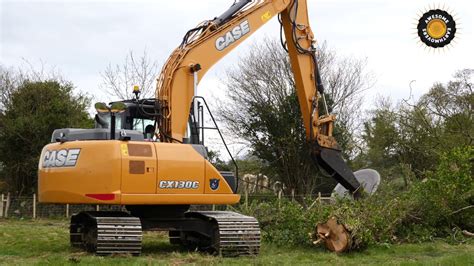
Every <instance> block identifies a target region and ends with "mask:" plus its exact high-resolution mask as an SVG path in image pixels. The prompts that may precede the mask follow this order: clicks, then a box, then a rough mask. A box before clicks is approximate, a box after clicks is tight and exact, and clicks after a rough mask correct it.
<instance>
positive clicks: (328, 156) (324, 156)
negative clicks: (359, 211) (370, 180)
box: [312, 144, 363, 198]
mask: <svg viewBox="0 0 474 266" xmlns="http://www.w3.org/2000/svg"><path fill="white" fill-rule="evenodd" d="M312 158H313V160H314V161H315V162H316V163H317V164H318V165H319V166H320V167H321V168H322V169H323V170H324V171H326V173H328V174H329V175H331V176H332V177H333V178H334V179H336V181H337V182H339V184H341V185H342V186H343V187H344V188H346V189H347V190H348V191H350V192H351V193H352V194H353V197H354V198H359V197H360V196H361V195H362V194H363V188H362V187H361V184H360V183H359V181H357V179H356V177H355V176H354V173H353V172H352V169H351V168H350V167H349V166H348V165H347V164H346V162H345V161H344V160H343V159H342V156H341V151H339V150H335V149H329V148H325V147H321V146H319V145H318V144H316V145H315V147H314V150H313V153H312Z"/></svg>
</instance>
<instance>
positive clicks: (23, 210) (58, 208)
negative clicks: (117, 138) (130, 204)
mask: <svg viewBox="0 0 474 266" xmlns="http://www.w3.org/2000/svg"><path fill="white" fill-rule="evenodd" d="M302 199H303V200H305V201H307V202H312V204H313V205H314V204H327V203H332V202H333V198H331V197H330V195H328V194H321V193H318V194H316V195H294V194H292V195H284V194H283V193H281V192H280V193H278V194H277V195H275V194H273V193H268V194H248V193H244V194H243V195H241V200H240V202H239V203H238V204H241V205H245V206H248V205H249V204H252V203H253V202H255V201H256V202H271V201H281V200H295V201H296V200H302ZM190 209H191V210H194V211H198V210H199V211H204V210H215V211H225V210H228V209H229V206H227V205H192V206H191V208H190ZM81 211H127V210H126V208H125V206H123V205H92V204H49V203H39V202H38V201H37V196H36V194H34V195H32V196H26V197H16V196H12V195H11V194H10V193H7V194H0V218H12V217H14V218H30V219H36V218H69V217H70V216H71V215H73V214H75V213H79V212H81Z"/></svg>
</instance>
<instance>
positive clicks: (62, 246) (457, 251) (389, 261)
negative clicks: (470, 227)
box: [0, 220, 474, 265]
mask: <svg viewBox="0 0 474 266" xmlns="http://www.w3.org/2000/svg"><path fill="white" fill-rule="evenodd" d="M0 264H9V265H11V264H16V265H18V264H21V265H24V264H54V265H64V264H88V265H91V264H94V265H96V264H99V265H119V264H122V265H131V264H134V265H150V264H160V265H163V264H165V265H181V264H185V265H189V264H191V265H192V264H195V265H196V264H197V265H216V264H223V265H253V264H257V265H267V264H277V265H290V264H291V265H302V264H323V265H334V264H337V265H341V264H343V265H382V264H383V265H474V242H473V241H471V242H470V243H466V244H459V245H450V244H447V243H444V242H442V241H436V242H433V243H424V244H416V245H415V244H407V245H391V246H383V247H382V246H379V247H372V248H369V249H367V250H366V251H364V252H360V253H351V254H345V255H335V254H332V253H329V252H326V251H324V250H322V249H318V248H294V247H276V246H273V245H271V244H267V243H264V244H263V245H262V251H261V254H260V255H259V256H258V257H246V258H220V257H213V256H209V255H205V254H200V253H194V252H186V251H181V250H180V249H179V248H177V247H175V246H171V245H169V244H168V239H167V236H166V235H164V234H160V233H145V235H144V244H143V253H142V256H140V257H130V256H120V257H119V256H115V257H96V256H92V255H90V254H87V253H85V252H81V251H80V250H77V249H72V248H70V247H69V240H68V224H67V222H66V221H58V220H39V221H30V220H25V221H21V220H0Z"/></svg>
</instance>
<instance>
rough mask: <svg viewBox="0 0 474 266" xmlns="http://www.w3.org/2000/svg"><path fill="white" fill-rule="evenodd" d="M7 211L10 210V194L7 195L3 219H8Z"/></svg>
mask: <svg viewBox="0 0 474 266" xmlns="http://www.w3.org/2000/svg"><path fill="white" fill-rule="evenodd" d="M8 209H10V192H8V193H7V202H6V203H5V213H4V217H5V218H8Z"/></svg>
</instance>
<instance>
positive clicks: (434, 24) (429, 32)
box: [417, 9, 456, 48]
mask: <svg viewBox="0 0 474 266" xmlns="http://www.w3.org/2000/svg"><path fill="white" fill-rule="evenodd" d="M417 29H418V36H419V37H420V40H421V41H422V42H423V43H424V44H426V45H427V46H429V47H433V48H440V47H444V46H446V45H448V44H449V43H450V42H451V41H452V40H453V39H454V35H455V33H456V22H455V21H454V19H453V17H452V16H451V15H450V14H449V13H448V12H446V11H444V10H441V9H433V10H429V11H428V12H426V13H424V14H423V16H421V18H420V19H419V20H418V26H417Z"/></svg>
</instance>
